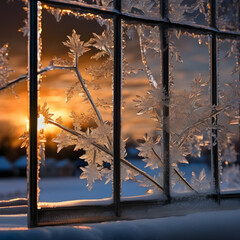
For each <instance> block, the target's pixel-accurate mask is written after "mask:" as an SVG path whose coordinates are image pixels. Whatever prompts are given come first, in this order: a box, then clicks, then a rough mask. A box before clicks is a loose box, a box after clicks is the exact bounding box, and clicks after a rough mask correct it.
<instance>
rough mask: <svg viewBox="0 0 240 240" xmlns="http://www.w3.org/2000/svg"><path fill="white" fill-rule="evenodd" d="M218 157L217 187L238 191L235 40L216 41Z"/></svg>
mask: <svg viewBox="0 0 240 240" xmlns="http://www.w3.org/2000/svg"><path fill="white" fill-rule="evenodd" d="M218 43H219V53H220V56H219V89H218V91H219V95H218V98H219V110H221V113H220V114H219V116H218V124H219V135H218V141H219V158H220V161H221V163H222V169H221V170H222V176H221V190H222V191H236V190H238V191H239V190H240V168H239V163H240V162H239V161H240V159H239V156H240V155H239V153H240V149H239V140H240V138H239V96H240V85H239V46H240V45H239V44H240V42H239V41H233V40H219V41H218Z"/></svg>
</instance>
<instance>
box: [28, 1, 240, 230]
mask: <svg viewBox="0 0 240 240" xmlns="http://www.w3.org/2000/svg"><path fill="white" fill-rule="evenodd" d="M216 2H217V0H211V1H210V8H211V9H210V15H211V18H210V26H198V25H194V24H183V23H179V22H173V21H170V20H169V18H168V0H164V1H162V2H161V16H162V18H161V19H157V18H151V17H147V16H143V15H141V16H136V15H133V14H129V13H123V12H122V11H121V0H115V1H114V8H113V9H103V8H101V7H98V6H95V5H86V4H83V5H82V4H80V3H74V2H73V1H70V2H69V1H68V2H67V1H66V2H58V1H54V0H29V20H30V36H29V77H30V81H29V82H30V86H29V91H30V93H29V99H30V131H29V132H30V150H29V156H30V161H29V165H28V201H29V202H28V209H29V210H28V225H29V227H36V226H43V225H55V224H67V223H76V222H93V221H95V222H96V221H102V220H114V219H126V218H128V217H125V216H122V215H121V212H123V210H129V211H131V210H132V209H134V210H140V211H141V209H143V208H148V207H149V206H151V207H153V206H158V207H159V206H164V205H165V204H167V203H169V202H170V201H174V200H175V199H174V198H172V197H171V195H170V174H169V173H170V160H169V133H168V132H169V131H168V129H169V122H168V116H169V108H168V107H167V106H165V107H164V109H163V113H164V126H163V140H164V147H163V151H164V171H163V175H164V193H165V195H166V197H167V201H157V200H156V201H154V200H135V201H131V202H130V201H129V202H127V201H125V202H121V201H120V195H121V175H120V137H121V80H122V62H121V59H122V33H121V30H122V20H126V21H129V22H133V23H142V24H149V25H155V26H156V25H157V26H159V28H160V30H161V32H162V34H161V36H159V37H161V42H162V50H163V51H162V66H161V67H162V83H163V87H164V89H165V92H166V93H165V94H166V96H168V95H169V89H168V86H169V48H168V29H183V30H186V31H189V32H194V33H201V34H209V35H210V36H211V53H210V54H211V104H212V105H213V106H214V105H217V95H218V94H217V83H218V79H217V39H218V38H230V39H240V33H239V32H230V31H220V30H219V29H217V27H216ZM38 3H44V4H48V5H49V6H53V7H57V8H66V9H71V10H78V11H81V12H87V13H93V14H99V15H101V16H103V17H105V18H112V19H113V21H114V110H113V121H114V133H113V138H114V147H113V151H114V171H113V174H114V176H113V204H111V205H109V206H79V207H57V208H46V209H44V208H42V209H38V208H37V171H38V163H37V114H38V112H37V109H38V108H37V106H38V90H37V89H38V77H37V71H38V56H37V52H38V51H37V50H38ZM212 122H213V120H212ZM214 124H216V121H215V123H214ZM212 131H213V133H214V134H216V135H217V130H212ZM211 156H212V157H211V160H212V166H213V177H214V184H215V186H214V187H215V193H214V194H211V195H209V196H205V197H208V198H212V199H215V200H217V201H218V202H219V203H220V200H223V199H226V198H239V197H240V195H239V194H220V187H219V163H218V146H217V145H213V144H212V150H211ZM186 198H187V199H189V198H188V197H183V198H182V200H185V199H186ZM198 201H200V200H198ZM92 212H95V213H98V214H99V215H98V217H96V216H95V217H91V213H92ZM103 213H105V214H106V213H108V217H106V216H105V217H102V214H103Z"/></svg>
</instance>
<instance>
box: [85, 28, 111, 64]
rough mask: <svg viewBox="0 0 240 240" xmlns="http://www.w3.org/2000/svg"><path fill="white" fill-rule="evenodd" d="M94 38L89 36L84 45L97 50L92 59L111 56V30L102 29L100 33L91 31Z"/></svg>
mask: <svg viewBox="0 0 240 240" xmlns="http://www.w3.org/2000/svg"><path fill="white" fill-rule="evenodd" d="M93 36H94V38H91V39H90V40H89V41H88V43H87V44H86V46H92V47H94V48H96V49H98V50H99V52H98V53H96V54H95V55H94V56H92V57H91V58H92V59H96V60H98V59H99V58H101V57H104V56H105V55H107V56H113V35H112V32H111V31H106V30H104V31H103V32H102V34H101V35H97V34H96V33H93Z"/></svg>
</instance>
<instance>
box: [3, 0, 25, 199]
mask: <svg viewBox="0 0 240 240" xmlns="http://www.w3.org/2000/svg"><path fill="white" fill-rule="evenodd" d="M23 7H25V5H24V3H22V2H20V1H16V2H10V1H7V0H6V1H5V0H4V1H0V21H1V24H0V32H1V36H0V112H1V114H0V201H1V200H9V199H13V198H27V181H26V165H27V158H26V154H25V150H24V149H22V148H20V146H21V141H20V140H19V138H20V136H21V135H22V134H23V133H24V131H26V126H27V118H28V106H27V102H28V95H27V81H26V80H27V78H26V75H25V74H26V72H27V38H26V37H25V38H24V37H23V34H22V32H19V31H18V29H19V28H21V27H22V25H23V21H24V19H25V18H26V17H27V15H26V12H25V11H24V10H23V9H22V8H23ZM16 12H17V13H18V14H17V15H16ZM23 75H25V77H24V76H23ZM19 76H23V78H22V80H20V79H19V80H17V79H18V78H19ZM15 80H17V82H18V83H16V84H12V83H13V82H14V81H15ZM5 87H6V89H4V88H5Z"/></svg>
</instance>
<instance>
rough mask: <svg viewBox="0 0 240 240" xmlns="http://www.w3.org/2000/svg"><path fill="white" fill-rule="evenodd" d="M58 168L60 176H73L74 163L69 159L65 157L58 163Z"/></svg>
mask: <svg viewBox="0 0 240 240" xmlns="http://www.w3.org/2000/svg"><path fill="white" fill-rule="evenodd" d="M56 170H57V176H59V177H68V176H73V173H74V165H73V163H72V162H71V161H70V160H69V159H63V160H60V161H59V162H58V163H57V164H56Z"/></svg>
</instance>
